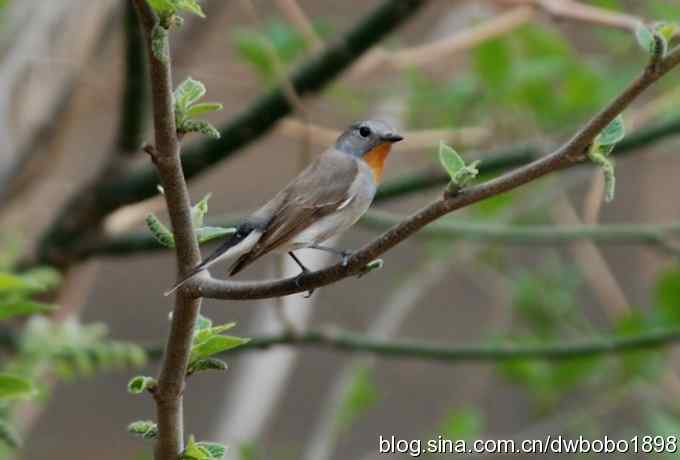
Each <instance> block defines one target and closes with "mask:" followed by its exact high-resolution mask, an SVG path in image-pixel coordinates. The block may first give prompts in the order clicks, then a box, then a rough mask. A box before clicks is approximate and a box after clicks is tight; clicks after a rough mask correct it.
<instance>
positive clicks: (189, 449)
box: [179, 436, 227, 460]
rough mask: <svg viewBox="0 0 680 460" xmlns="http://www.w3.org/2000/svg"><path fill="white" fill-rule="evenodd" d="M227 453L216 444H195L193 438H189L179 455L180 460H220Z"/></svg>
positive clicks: (223, 447)
mask: <svg viewBox="0 0 680 460" xmlns="http://www.w3.org/2000/svg"><path fill="white" fill-rule="evenodd" d="M226 453H227V447H226V446H224V445H222V444H218V443H216V442H206V441H200V442H196V440H195V439H194V437H193V436H189V441H188V442H187V446H186V447H185V448H184V451H183V452H182V454H181V455H180V457H179V458H180V460H220V459H222V458H224V454H226Z"/></svg>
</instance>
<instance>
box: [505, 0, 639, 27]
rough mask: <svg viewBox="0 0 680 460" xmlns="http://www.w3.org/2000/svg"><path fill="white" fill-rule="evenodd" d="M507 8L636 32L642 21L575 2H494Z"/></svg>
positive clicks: (532, 0) (563, 0) (513, 0)
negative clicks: (529, 10)
mask: <svg viewBox="0 0 680 460" xmlns="http://www.w3.org/2000/svg"><path fill="white" fill-rule="evenodd" d="M493 1H494V2H495V3H497V4H500V5H506V6H514V7H517V6H527V7H532V8H535V9H536V10H537V11H541V12H543V13H545V14H547V15H549V16H551V17H552V18H555V19H563V20H571V21H577V22H585V23H590V24H594V25H598V26H604V27H612V28H616V29H623V30H627V31H634V30H635V27H636V26H637V24H639V23H640V21H641V19H640V18H639V17H637V16H633V15H630V14H625V13H619V12H617V11H612V10H607V9H605V8H599V7H596V6H592V5H586V4H584V3H581V2H577V1H575V0H493Z"/></svg>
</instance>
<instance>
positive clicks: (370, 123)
mask: <svg viewBox="0 0 680 460" xmlns="http://www.w3.org/2000/svg"><path fill="white" fill-rule="evenodd" d="M402 139H403V137H401V136H400V135H399V134H397V133H396V132H395V131H394V130H393V129H392V127H391V126H390V125H388V124H387V123H385V122H382V121H376V120H364V121H357V122H356V123H352V125H351V126H350V127H349V128H347V130H346V131H345V132H344V133H342V135H340V137H339V138H338V140H337V142H336V143H335V148H336V149H338V150H340V151H341V152H345V153H348V154H350V155H354V156H356V157H362V156H364V155H365V154H367V153H368V152H370V151H371V150H373V149H374V148H376V147H378V146H379V145H381V144H385V143H389V144H392V143H394V142H399V141H400V140H402Z"/></svg>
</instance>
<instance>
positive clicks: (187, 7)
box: [175, 0, 205, 18]
mask: <svg viewBox="0 0 680 460" xmlns="http://www.w3.org/2000/svg"><path fill="white" fill-rule="evenodd" d="M175 1H176V3H177V8H178V9H180V10H184V11H188V12H190V13H193V14H195V15H196V16H200V17H202V18H204V17H205V13H204V12H203V9H202V8H201V5H199V4H198V1H197V0H175Z"/></svg>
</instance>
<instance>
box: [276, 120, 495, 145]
mask: <svg viewBox="0 0 680 460" xmlns="http://www.w3.org/2000/svg"><path fill="white" fill-rule="evenodd" d="M276 131H277V132H279V133H281V134H283V135H284V136H287V137H290V138H294V139H304V138H305V137H306V136H309V141H310V142H311V143H313V144H316V145H319V146H328V145H332V144H333V143H335V141H336V139H337V138H338V136H339V135H340V131H338V130H336V129H331V128H327V127H325V126H321V125H318V124H314V123H308V122H307V121H304V122H301V121H298V120H296V119H294V118H285V119H283V120H281V122H280V123H279V124H278V125H277V126H276ZM401 134H402V135H403V136H404V141H403V142H400V143H399V150H400V151H405V150H421V151H422V149H424V148H427V147H433V146H436V145H437V144H438V143H439V142H440V141H444V142H446V143H449V144H453V145H456V146H457V147H479V146H480V145H481V144H482V143H483V142H485V141H487V140H488V139H489V138H490V137H491V134H492V133H491V131H490V130H488V129H486V128H483V127H468V128H456V129H424V130H418V131H404V132H401Z"/></svg>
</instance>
